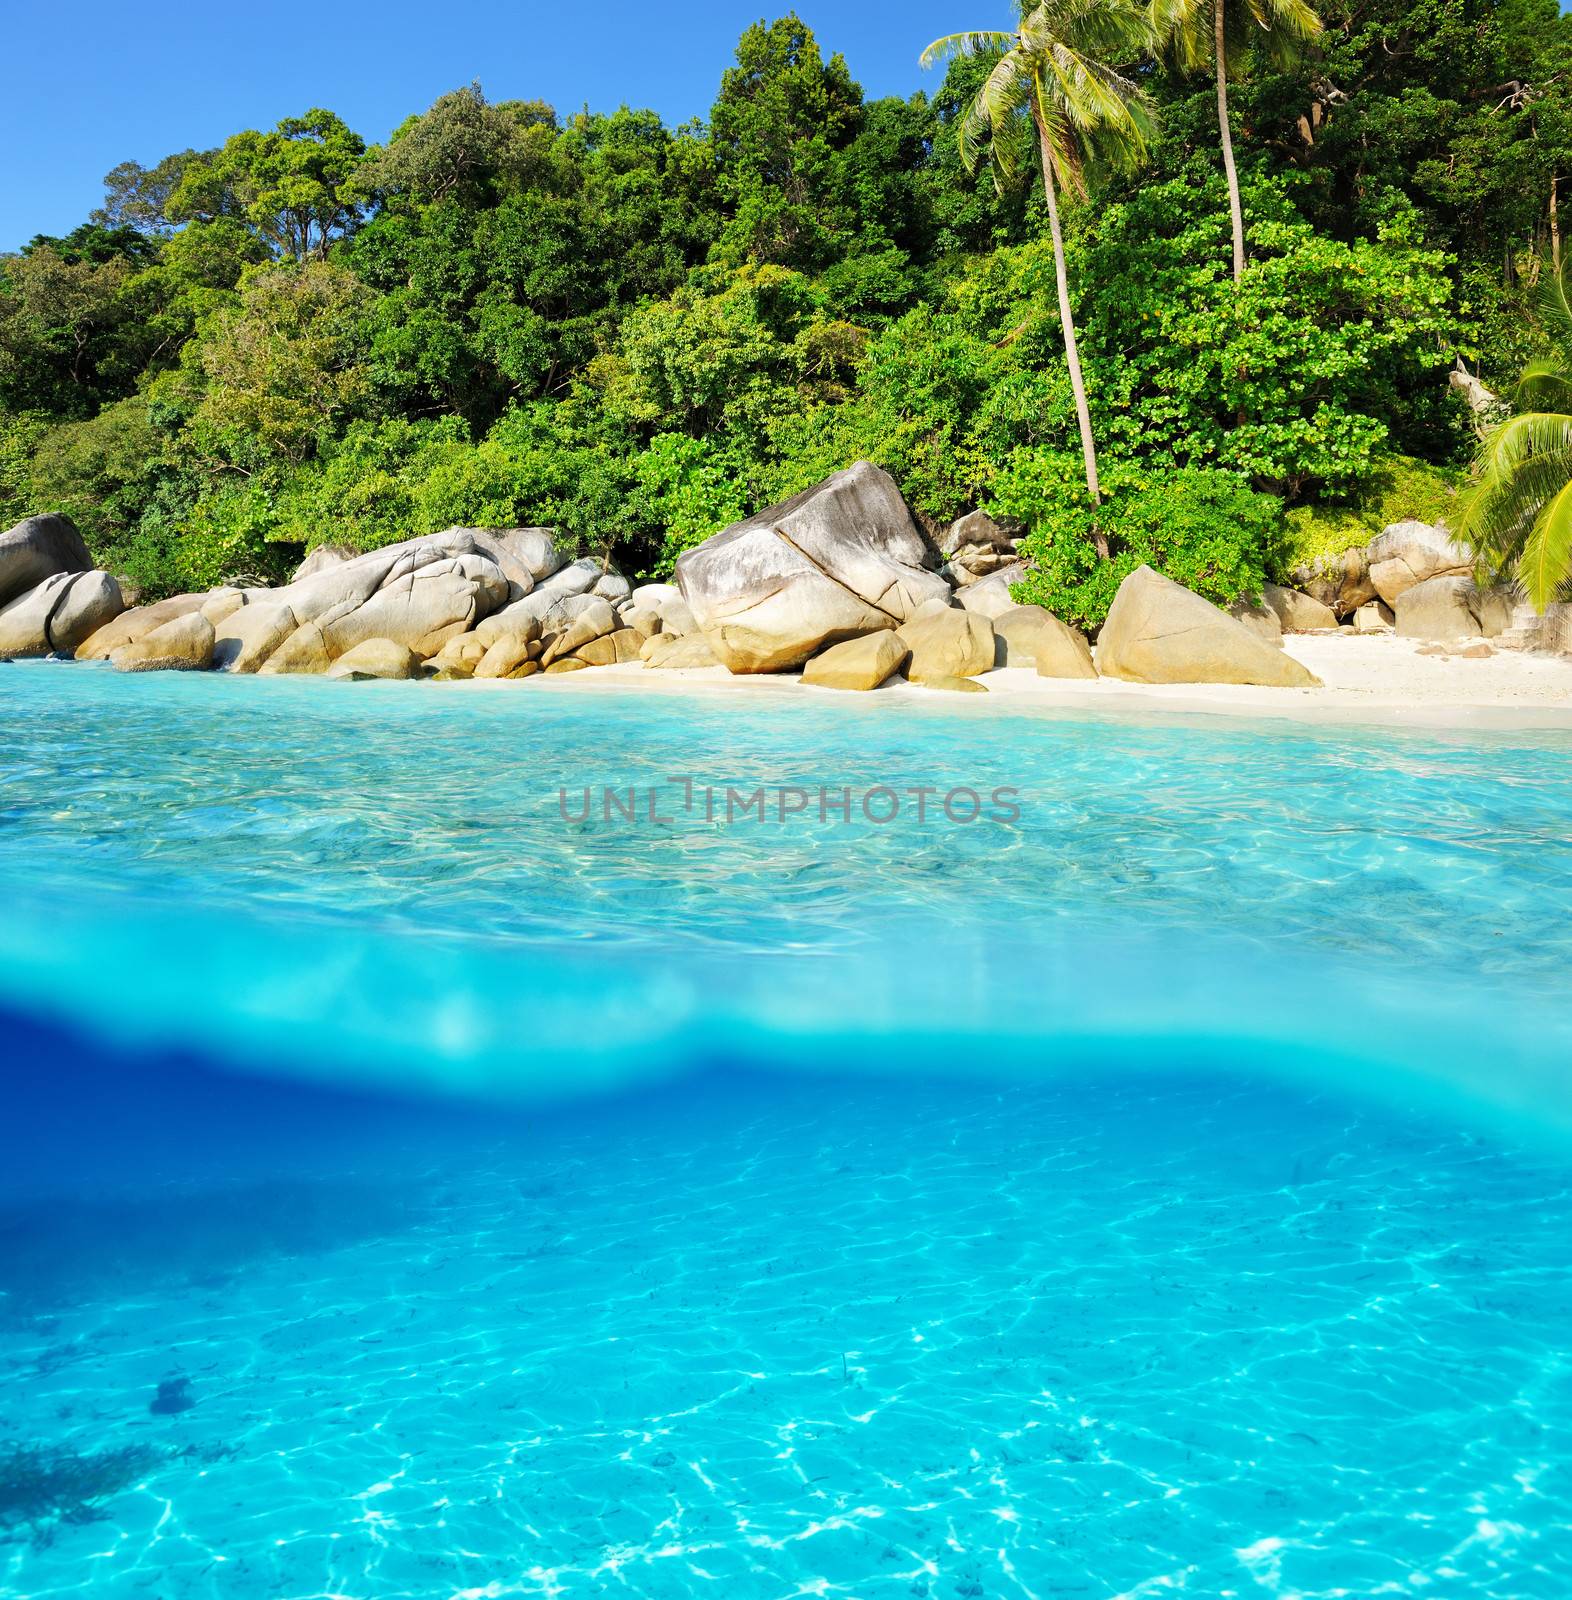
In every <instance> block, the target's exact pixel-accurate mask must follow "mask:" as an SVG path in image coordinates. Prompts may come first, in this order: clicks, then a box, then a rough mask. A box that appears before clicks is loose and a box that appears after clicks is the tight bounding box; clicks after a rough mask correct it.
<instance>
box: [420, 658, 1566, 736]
mask: <svg viewBox="0 0 1572 1600" xmlns="http://www.w3.org/2000/svg"><path fill="white" fill-rule="evenodd" d="M1284 647H1285V649H1286V650H1287V651H1288V653H1289V654H1290V655H1291V656H1293V657H1294V658H1295V659H1296V660H1298V661H1301V662H1303V663H1304V665H1305V666H1307V667H1309V669H1310V670H1311V671H1312V672H1314V673H1315V674H1316V676H1317V677H1319V678H1320V679H1321V681H1322V683H1323V684H1324V687H1323V688H1320V689H1261V688H1254V687H1251V686H1247V685H1239V684H1136V683H1121V682H1119V681H1118V680H1117V679H1113V678H1100V679H1098V680H1097V681H1096V682H1082V681H1077V680H1074V679H1063V678H1040V677H1038V676H1037V674H1036V673H1035V672H1034V671H1032V670H1031V669H1029V668H1023V667H1008V668H1005V669H1003V670H1001V671H998V672H989V673H986V674H984V675H983V677H982V678H980V679H979V680H978V681H979V682H980V683H982V684H983V685H985V686H986V688H987V689H988V694H987V695H965V694H956V693H944V692H940V691H935V690H931V689H925V688H922V687H920V686H918V685H916V684H908V683H906V682H904V681H902V680H895V681H892V682H890V683H887V684H885V685H884V686H883V687H882V688H880V689H876V690H873V691H872V695H873V696H877V698H878V700H879V701H880V702H881V703H884V702H890V701H899V702H900V703H902V704H903V705H906V706H909V707H912V708H914V709H915V708H921V709H925V710H939V711H955V710H961V709H964V710H965V711H967V712H968V713H977V712H984V713H985V712H988V711H990V710H992V711H998V710H1007V711H1009V712H1011V713H1013V714H1019V713H1020V712H1022V711H1033V710H1042V711H1045V712H1059V711H1072V712H1073V711H1095V712H1098V713H1100V714H1107V715H1114V716H1121V715H1132V716H1149V715H1152V714H1159V715H1161V714H1190V715H1193V714H1198V713H1199V714H1203V715H1220V716H1236V717H1285V718H1289V719H1291V720H1294V721H1300V722H1367V723H1376V724H1381V725H1386V726H1404V727H1415V728H1428V729H1444V728H1459V729H1467V728H1475V729H1489V728H1496V729H1514V728H1524V729H1533V728H1559V729H1566V730H1568V731H1572V657H1567V656H1551V655H1540V654H1536V653H1532V652H1527V651H1513V650H1499V651H1497V652H1496V654H1494V655H1493V656H1491V657H1489V658H1488V659H1486V660H1483V661H1465V660H1461V659H1459V658H1457V657H1449V656H1422V655H1420V654H1418V648H1419V641H1417V640H1413V639H1400V638H1397V637H1395V636H1393V635H1381V634H1377V635H1357V634H1297V635H1292V636H1290V637H1289V638H1288V639H1287V640H1286V641H1285V646H1284ZM451 687H454V688H463V689H473V690H510V691H511V690H515V689H519V688H528V689H531V690H534V691H536V692H540V691H542V690H544V691H546V692H562V693H578V694H582V693H593V692H594V691H596V690H597V689H611V688H616V689H641V690H646V691H650V692H653V693H678V694H702V695H705V696H711V695H735V694H751V695H790V696H794V697H795V696H800V695H813V696H817V697H820V698H824V697H828V698H830V699H845V698H848V696H847V695H846V693H845V691H843V690H838V689H821V688H814V687H812V686H809V685H805V684H803V683H802V682H801V680H800V679H799V678H797V677H796V676H795V675H780V674H770V675H759V676H738V677H734V676H733V675H732V674H731V673H729V672H727V671H726V669H725V668H724V667H705V668H699V669H694V670H689V671H684V672H676V671H663V670H660V669H652V668H649V667H645V666H642V665H636V664H633V663H629V664H627V665H624V666H615V667H590V668H586V669H585V670H584V671H582V672H568V673H560V674H557V673H553V674H548V675H546V676H543V677H535V678H531V679H529V680H528V681H527V683H526V684H523V685H520V684H515V683H512V682H510V681H508V680H506V679H479V680H473V681H471V682H469V683H466V684H453V685H451ZM857 698H859V699H861V700H867V699H869V698H870V696H869V695H861V696H858V697H857Z"/></svg>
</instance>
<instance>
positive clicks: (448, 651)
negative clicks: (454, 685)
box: [426, 633, 486, 678]
mask: <svg viewBox="0 0 1572 1600" xmlns="http://www.w3.org/2000/svg"><path fill="white" fill-rule="evenodd" d="M485 654H486V646H485V645H483V644H482V643H481V642H480V635H479V634H476V633H460V634H457V635H455V636H454V637H453V638H451V639H449V640H448V642H447V643H446V644H445V645H443V647H442V648H441V649H440V650H439V651H437V653H436V654H435V655H434V656H432V657H431V659H430V660H429V661H427V662H426V665H427V666H428V667H429V668H430V669H431V670H432V671H433V672H434V673H436V674H438V676H440V675H441V674H442V673H445V672H446V673H452V674H453V675H454V676H455V677H463V678H468V677H472V676H473V675H474V672H475V668H476V667H478V666H479V665H480V663H481V659H482V658H483V657H484V656H485Z"/></svg>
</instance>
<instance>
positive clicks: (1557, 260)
mask: <svg viewBox="0 0 1572 1600" xmlns="http://www.w3.org/2000/svg"><path fill="white" fill-rule="evenodd" d="M1560 182H1561V179H1560V176H1559V175H1558V174H1557V173H1554V172H1552V173H1551V174H1550V265H1551V267H1552V268H1553V269H1554V270H1555V272H1556V274H1557V275H1558V276H1559V275H1560V272H1561V218H1560V216H1559V215H1558V213H1557V211H1556V190H1557V188H1558V187H1559V185H1560Z"/></svg>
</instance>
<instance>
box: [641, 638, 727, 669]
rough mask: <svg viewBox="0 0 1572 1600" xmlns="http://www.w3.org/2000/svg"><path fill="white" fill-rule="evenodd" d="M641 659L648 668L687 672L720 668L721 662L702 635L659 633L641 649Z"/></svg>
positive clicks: (646, 641) (647, 640)
mask: <svg viewBox="0 0 1572 1600" xmlns="http://www.w3.org/2000/svg"><path fill="white" fill-rule="evenodd" d="M639 659H640V660H642V661H643V663H644V665H645V666H646V667H658V668H660V669H662V670H663V671H669V672H687V671H692V670H694V669H695V668H698V667H718V666H719V665H720V660H719V658H718V657H717V656H716V654H715V652H714V651H713V650H712V649H711V648H710V641H709V640H708V639H707V638H705V636H704V635H703V634H702V633H685V634H676V633H657V634H656V635H655V636H654V637H653V638H650V639H646V640H645V641H644V643H643V644H642V645H641V646H640V647H639Z"/></svg>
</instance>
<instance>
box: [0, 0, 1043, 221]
mask: <svg viewBox="0 0 1572 1600" xmlns="http://www.w3.org/2000/svg"><path fill="white" fill-rule="evenodd" d="M787 9H789V4H788V3H787V0H782V3H781V5H780V8H779V11H777V10H776V9H774V8H769V9H766V8H765V7H763V6H761V5H760V4H759V3H758V0H686V3H684V4H680V5H678V6H675V7H673V6H661V5H652V4H650V3H649V0H641V3H638V4H635V3H632V0H599V4H597V5H594V6H589V5H585V4H582V3H581V4H577V5H574V4H563V3H557V4H550V3H543V0H514V3H512V4H506V3H496V0H435V3H433V0H420V3H415V0H376V3H371V0H316V3H314V4H313V3H309V0H257V3H255V4H252V5H246V6H241V5H228V4H224V3H223V0H200V3H197V0H142V3H141V4H137V5H128V4H126V3H124V0H118V3H116V4H113V5H111V4H108V3H105V0H78V3H76V4H73V5H65V4H49V3H47V0H46V3H33V4H25V3H24V4H18V5H14V6H11V7H8V8H7V10H8V12H9V15H8V17H7V20H6V23H5V31H6V55H7V57H8V60H9V63H10V71H9V72H8V74H7V78H8V82H7V84H6V86H5V92H4V93H3V94H0V141H3V148H4V149H5V151H6V160H5V170H6V178H5V182H4V185H3V187H0V250H5V249H15V248H16V247H17V246H18V245H20V244H22V243H24V242H25V241H26V240H27V239H30V238H31V237H32V236H33V235H34V234H35V233H63V232H65V231H66V230H68V229H70V228H71V227H74V226H75V225H76V224H77V223H78V222H81V221H82V220H83V219H84V218H85V217H86V215H87V213H88V212H89V211H90V210H91V209H92V208H93V207H94V206H95V205H97V204H98V203H99V201H100V200H101V198H102V195H103V185H102V179H103V175H104V174H105V173H106V172H108V171H109V169H110V168H111V167H112V166H114V165H115V164H116V163H117V162H120V161H124V160H137V161H142V162H145V163H149V164H151V163H152V162H154V161H157V160H158V159H159V158H160V157H161V156H163V155H166V154H168V153H169V152H170V151H171V150H183V149H185V148H186V147H187V146H194V147H195V148H197V149H202V148H205V147H207V146H210V145H215V144H218V143H219V142H221V141H222V140H223V139H224V138H225V137H226V136H227V135H228V134H231V133H234V132H236V131H238V130H239V129H241V128H266V127H271V126H272V125H273V124H274V123H276V122H277V121H278V120H279V119H280V118H281V117H286V116H293V115H297V114H298V113H300V112H302V111H305V110H306V109H307V108H309V107H311V106H314V105H324V106H327V107H329V108H330V109H331V110H334V111H336V112H338V114H339V115H340V116H342V117H343V118H344V119H345V121H347V122H348V123H349V124H350V126H351V127H353V128H355V129H356V131H357V132H359V133H361V134H363V135H364V136H365V138H366V139H367V140H368V141H375V140H380V139H382V138H385V137H386V135H387V133H388V132H389V130H390V129H391V128H393V127H394V126H395V125H396V124H398V123H399V122H401V121H402V120H403V119H404V117H405V116H407V115H408V114H409V113H410V112H411V111H419V110H423V109H424V108H425V107H426V106H428V105H429V104H430V103H431V102H432V100H434V99H435V98H436V97H437V96H438V95H439V94H441V93H442V92H443V91H444V90H447V89H452V88H455V87H457V86H458V85H460V84H464V83H468V82H470V81H471V80H472V79H475V78H478V79H479V80H480V81H481V83H482V85H483V86H484V87H485V90H486V93H487V95H488V96H490V97H491V98H493V99H512V98H540V99H544V100H549V101H551V102H552V104H554V105H555V106H557V107H558V109H559V110H577V109H578V108H579V107H580V106H582V105H584V104H586V103H587V104H588V105H589V106H590V107H591V108H592V109H595V110H611V109H614V108H615V107H616V106H617V105H619V104H621V103H622V102H624V101H626V102H627V103H628V104H629V105H635V106H653V107H654V108H655V109H656V110H657V111H659V112H660V113H661V114H662V116H664V117H665V118H666V120H667V121H668V122H681V121H685V120H686V119H687V118H689V117H692V116H696V115H702V114H704V113H705V112H706V111H707V110H708V108H709V105H710V102H711V101H712V99H713V98H714V94H715V88H716V85H717V84H718V83H719V81H720V74H721V70H722V69H723V68H724V67H725V66H726V65H727V64H728V63H729V62H730V60H731V56H732V50H733V48H734V47H735V44H736V40H737V35H738V34H739V33H740V32H741V31H742V30H743V28H744V27H746V26H747V25H748V24H749V23H750V22H754V21H757V20H758V19H759V17H760V16H764V15H768V16H775V15H778V14H779V13H780V11H785V10H787ZM797 9H798V14H799V15H801V16H803V17H805V18H806V19H807V21H808V22H809V24H810V25H811V26H812V27H813V29H814V31H815V33H816V34H817V35H818V37H819V41H820V44H821V46H823V48H824V49H825V51H826V53H828V52H830V51H832V50H839V51H840V52H841V53H842V54H843V55H844V56H845V57H846V59H847V61H848V63H849V64H850V66H851V68H852V71H853V73H854V75H855V76H856V77H857V78H858V80H859V81H860V82H861V83H862V85H863V87H864V89H865V90H866V91H867V92H868V93H869V94H870V95H879V94H909V93H911V92H912V91H913V90H914V89H917V88H921V87H923V86H924V85H925V84H927V85H929V86H931V83H932V79H933V76H934V75H933V74H927V73H923V72H921V71H920V70H919V69H918V66H917V56H918V53H919V52H920V51H921V49H922V47H923V46H924V45H925V44H926V43H927V42H928V41H929V40H930V39H931V38H933V37H934V36H935V35H936V34H939V33H945V32H950V31H952V30H954V29H957V28H962V27H967V26H979V25H980V26H989V25H1004V24H1007V21H1008V18H1009V17H1010V15H1011V12H1012V8H1011V6H1010V5H1009V3H1008V0H904V3H899V0H850V3H847V0H841V3H839V4H837V3H835V0H803V3H801V4H800V5H799V6H798V8H797Z"/></svg>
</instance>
